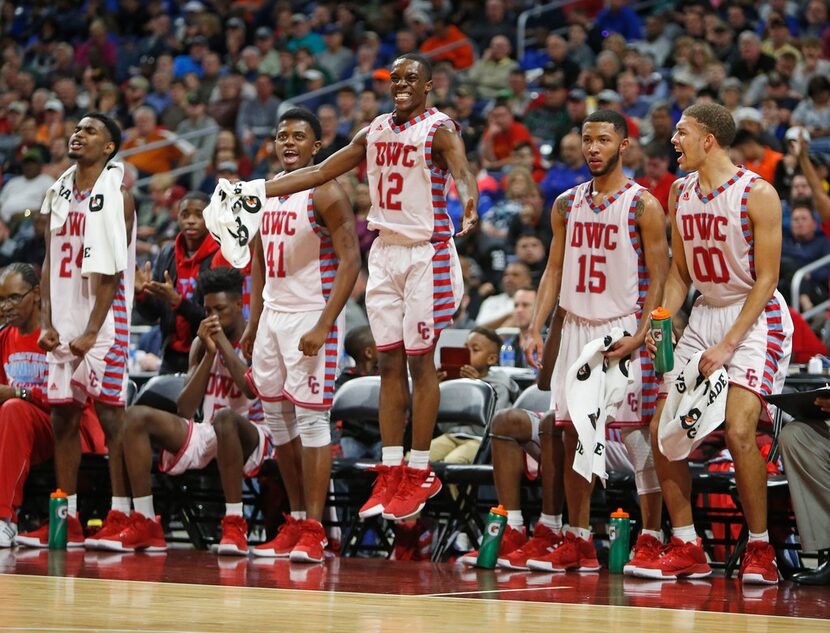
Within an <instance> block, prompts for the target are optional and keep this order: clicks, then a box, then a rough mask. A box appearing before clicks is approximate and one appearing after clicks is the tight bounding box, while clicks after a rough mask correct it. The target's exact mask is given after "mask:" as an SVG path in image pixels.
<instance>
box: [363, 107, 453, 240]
mask: <svg viewBox="0 0 830 633" xmlns="http://www.w3.org/2000/svg"><path fill="white" fill-rule="evenodd" d="M445 122H452V119H450V118H449V117H448V116H447V115H446V114H444V113H442V112H439V111H438V110H437V109H435V108H431V109H429V110H427V111H426V112H424V113H423V114H421V115H420V116H417V117H415V118H414V119H412V120H411V121H408V122H406V123H404V124H403V125H396V124H395V118H394V115H392V114H382V115H380V116H379V117H377V118H375V120H374V121H372V123H371V125H370V126H369V132H368V134H367V136H366V161H367V166H368V177H369V193H370V195H371V198H372V208H371V209H370V211H369V217H368V220H369V229H371V230H373V231H382V232H386V231H391V232H393V233H394V234H397V235H396V237H397V238H398V239H402V240H403V241H405V242H412V243H414V242H426V241H431V242H445V241H447V240H449V239H450V238H451V237H452V235H453V227H452V221H451V220H450V216H449V214H448V213H447V191H448V181H449V172H448V171H447V170H445V169H441V168H439V167H438V166H437V165H436V164H435V163H433V161H432V139H433V138H434V136H435V132H436V130H438V128H439V127H441V125H442V124H444V123H445ZM453 125H455V124H454V123H453Z"/></svg>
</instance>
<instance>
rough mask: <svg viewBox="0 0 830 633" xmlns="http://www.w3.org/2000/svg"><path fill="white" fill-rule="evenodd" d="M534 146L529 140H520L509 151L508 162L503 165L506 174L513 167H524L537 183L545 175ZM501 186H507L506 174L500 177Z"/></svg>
mask: <svg viewBox="0 0 830 633" xmlns="http://www.w3.org/2000/svg"><path fill="white" fill-rule="evenodd" d="M534 149H535V148H534V147H533V145H532V144H531V143H530V142H529V141H522V142H521V143H519V144H517V145H516V147H514V148H513V151H512V152H511V153H510V162H509V163H508V164H507V165H505V167H504V171H506V172H507V173H508V174H509V173H510V172H511V171H512V170H514V169H524V170H526V171H528V172H530V174H531V175H532V176H533V181H534V182H536V183H539V182H541V181H542V179H543V178H544V177H545V170H544V169H543V168H542V165H541V164H540V163H539V162H538V161H537V159H536V154H535V153H534ZM502 186H507V174H505V176H504V177H503V178H502Z"/></svg>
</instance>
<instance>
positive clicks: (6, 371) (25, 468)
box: [0, 263, 106, 547]
mask: <svg viewBox="0 0 830 633" xmlns="http://www.w3.org/2000/svg"><path fill="white" fill-rule="evenodd" d="M0 318H1V319H2V321H4V322H5V324H6V327H5V329H3V330H2V332H0V547H11V545H12V543H13V541H14V537H15V536H16V534H17V509H18V508H19V507H20V505H21V503H22V502H23V486H24V485H25V483H26V476H27V475H28V474H29V468H30V467H31V466H32V465H34V464H39V463H41V462H44V461H46V460H47V459H50V458H51V457H52V454H53V452H54V448H55V437H54V435H53V433H52V422H51V419H50V417H49V405H48V404H47V403H46V398H45V397H44V395H45V393H46V369H47V363H46V352H44V351H43V350H42V349H41V348H40V347H38V344H37V340H38V337H39V336H40V285H39V280H38V278H37V275H36V274H35V269H34V268H32V266H31V265H29V264H20V263H14V264H9V266H7V267H6V269H5V270H4V271H3V274H2V275H0ZM81 450H82V451H83V452H84V453H105V452H106V447H105V442H104V432H103V430H102V429H101V425H100V424H99V423H98V418H97V417H96V416H95V408H94V407H92V406H87V407H86V408H85V409H84V412H83V415H82V417H81ZM79 542H80V543H81V544H83V539H82V538H81V540H80V541H79Z"/></svg>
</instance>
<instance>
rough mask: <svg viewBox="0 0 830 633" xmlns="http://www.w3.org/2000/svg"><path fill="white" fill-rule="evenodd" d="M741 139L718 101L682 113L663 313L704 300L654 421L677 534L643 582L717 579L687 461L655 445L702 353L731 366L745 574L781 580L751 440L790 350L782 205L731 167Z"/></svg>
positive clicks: (729, 406)
mask: <svg viewBox="0 0 830 633" xmlns="http://www.w3.org/2000/svg"><path fill="white" fill-rule="evenodd" d="M734 136H735V123H734V121H733V119H732V116H731V115H730V113H729V110H727V109H726V108H725V107H723V106H721V105H718V104H714V103H712V104H695V105H693V106H690V107H688V108H686V110H684V112H683V116H682V117H681V118H680V121H679V122H678V124H677V130H676V131H675V134H674V136H673V137H672V143H673V144H674V147H675V149H676V150H677V151H678V152H679V153H680V157H679V159H678V163H679V165H680V167H681V168H682V169H683V170H684V171H686V172H689V175H688V176H686V177H685V178H681V179H680V180H678V181H677V182H675V183H674V184H673V185H672V189H671V194H670V196H669V209H670V210H671V214H672V251H673V253H674V258H673V262H672V268H671V273H670V275H669V279H668V282H667V284H666V293H665V298H664V299H663V306H665V307H666V309H668V310H669V311H670V312H671V313H672V314H674V313H676V312H677V311H678V310H679V309H680V307H681V306H682V304H683V302H684V301H685V299H686V296H687V292H688V290H689V286H690V284H694V286H695V288H696V289H697V290H699V291H700V293H701V296H700V297H699V298H698V300H697V301H696V302H695V305H694V307H693V308H692V313H691V315H690V317H689V324H688V326H687V327H686V330H685V331H684V333H683V336H682V337H681V338H680V341H678V343H677V348H676V349H675V360H674V369H673V370H672V371H671V372H668V373H667V374H666V375H665V376H663V385H662V387H661V389H660V397H661V401H660V403H659V404H658V406H657V411H656V412H655V415H654V418H653V419H652V423H651V428H652V432H651V439H652V444H653V446H654V459H655V464H656V466H657V473H658V475H659V477H660V483H661V485H662V488H663V497H664V499H665V500H666V508H667V509H668V511H669V515H670V517H671V521H672V526H673V527H672V539H671V542H670V543H669V547H668V549H667V550H666V551H665V552H664V554H663V555H662V556H661V557H660V558H658V559H657V560H655V561H652V563H650V564H649V565H647V566H646V567H642V568H640V569H639V570H638V572H636V573H637V575H641V576H646V577H649V578H660V579H674V578H678V577H687V578H700V577H703V576H708V575H709V574H710V573H711V571H712V570H711V568H710V567H709V564H708V563H707V562H706V556H705V554H704V552H703V549H702V548H701V546H700V541H699V539H698V537H697V533H696V532H695V527H694V524H693V523H692V508H691V502H690V497H691V476H690V474H689V467H688V465H687V464H686V462H685V461H677V462H670V461H668V460H667V459H666V458H665V457H664V456H663V455H662V454H661V453H660V451H659V449H658V445H657V429H658V425H659V421H660V415H661V413H662V410H663V406H664V404H665V401H664V400H662V398H663V397H664V396H665V395H666V394H667V393H668V390H669V389H671V388H672V386H673V383H674V381H675V380H676V379H677V376H678V375H679V374H680V372H682V371H683V369H684V367H685V365H686V363H687V362H688V360H689V359H690V358H691V357H692V355H694V354H695V353H696V352H698V351H701V350H705V351H704V352H703V356H702V357H701V359H700V364H699V370H700V372H701V373H702V374H703V375H705V376H708V375H710V374H711V373H712V372H714V371H715V370H717V369H719V368H720V367H723V368H724V369H726V371H727V373H728V374H729V390H728V394H727V399H726V444H727V446H728V448H729V452H730V453H731V454H732V458H733V459H734V461H735V479H736V481H737V485H738V494H740V497H741V505H742V506H743V512H744V516H745V517H746V522H747V525H748V527H749V543H748V545H747V548H746V552H745V554H744V557H743V560H742V562H741V569H740V576H741V578H742V579H743V582H747V583H761V584H774V583H777V582H778V569H777V566H776V562H775V551H774V550H773V548H772V546H771V545H770V544H769V537H768V534H767V489H766V482H767V472H766V468H765V465H764V460H763V458H762V457H761V453H760V451H759V450H758V447H757V446H756V444H755V430H756V427H757V425H758V419H759V417H761V416H762V415H764V416H766V417H768V416H769V412H768V411H767V410H766V406H765V402H764V400H763V396H765V395H768V394H771V393H777V392H778V391H780V389H781V386H782V385H783V384H784V379H785V377H786V375H787V368H788V366H789V362H790V351H791V347H792V345H791V344H792V322H791V320H790V316H789V311H788V310H787V306H786V303H785V302H784V298H783V297H782V296H781V295H780V293H779V292H778V291H777V290H776V286H777V284H778V265H779V262H780V261H781V201H780V200H779V198H778V194H777V193H776V191H775V189H774V188H773V187H772V185H770V184H769V183H767V182H766V181H764V180H763V179H761V178H760V177H759V176H758V175H757V174H755V173H753V172H751V171H748V170H746V169H743V168H739V167H737V166H735V165H734V164H733V163H732V161H731V160H730V159H729V154H728V149H729V145H730V144H731V143H732V139H733V138H734Z"/></svg>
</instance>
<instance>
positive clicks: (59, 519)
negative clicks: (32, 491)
mask: <svg viewBox="0 0 830 633" xmlns="http://www.w3.org/2000/svg"><path fill="white" fill-rule="evenodd" d="M68 513H69V499H68V498H67V496H66V493H65V492H64V491H63V490H61V489H60V488H58V489H57V490H55V492H53V493H52V494H51V495H49V549H66V530H67V527H66V515H67V514H68Z"/></svg>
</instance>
